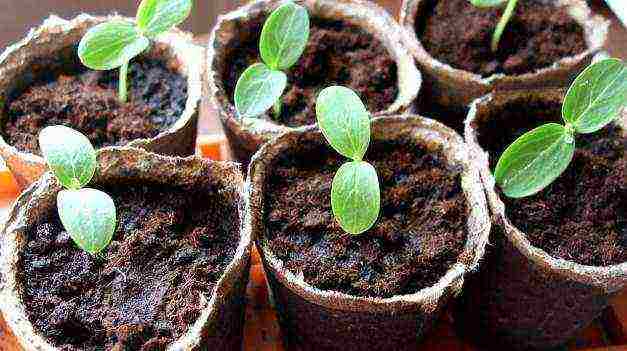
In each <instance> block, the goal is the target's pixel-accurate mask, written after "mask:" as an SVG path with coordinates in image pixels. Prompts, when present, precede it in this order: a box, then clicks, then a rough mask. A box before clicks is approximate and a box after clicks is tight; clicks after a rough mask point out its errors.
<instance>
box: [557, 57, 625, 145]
mask: <svg viewBox="0 0 627 351" xmlns="http://www.w3.org/2000/svg"><path fill="white" fill-rule="evenodd" d="M626 101H627V67H625V64H624V63H623V62H622V61H621V60H618V59H606V60H602V61H599V62H597V63H595V64H593V65H590V66H588V67H587V68H586V69H585V70H583V72H581V73H580V74H579V76H577V78H576V79H575V81H574V82H573V84H572V85H571V86H570V88H569V89H568V92H567V93H566V97H565V98H564V104H563V105H562V118H563V119H564V121H566V122H567V123H571V124H572V125H573V126H574V128H575V130H576V131H577V132H578V133H592V132H595V131H597V130H599V129H601V128H603V127H604V126H605V125H606V124H608V123H610V122H611V121H612V120H613V119H614V118H616V116H618V114H619V112H620V110H621V109H622V108H623V107H624V106H625V104H626Z"/></svg>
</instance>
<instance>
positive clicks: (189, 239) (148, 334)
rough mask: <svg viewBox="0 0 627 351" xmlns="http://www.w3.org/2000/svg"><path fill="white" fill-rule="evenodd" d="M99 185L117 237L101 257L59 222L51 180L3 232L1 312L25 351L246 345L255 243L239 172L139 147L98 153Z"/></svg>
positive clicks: (24, 199) (21, 204) (34, 191)
mask: <svg viewBox="0 0 627 351" xmlns="http://www.w3.org/2000/svg"><path fill="white" fill-rule="evenodd" d="M98 161H99V168H98V171H97V173H96V175H95V177H94V179H93V181H92V184H91V185H90V186H92V187H95V188H97V189H102V190H104V191H106V192H107V193H108V194H110V195H111V196H112V198H113V199H114V202H115V203H116V207H117V218H118V223H117V229H116V233H115V235H114V237H113V240H112V242H111V244H110V245H109V246H108V247H107V248H106V249H105V250H104V251H103V252H102V253H101V254H99V255H96V256H92V255H90V254H88V253H86V252H84V251H82V250H80V249H79V248H78V247H77V246H76V245H75V244H74V242H73V241H72V240H71V239H70V237H69V235H68V234H67V232H65V231H64V230H63V227H62V225H61V224H60V220H59V218H58V215H57V209H56V198H57V193H58V192H59V191H60V190H61V187H60V185H59V184H58V182H57V181H56V179H55V178H54V177H53V175H52V174H51V173H50V172H47V173H44V175H43V176H42V177H41V178H40V179H39V180H38V181H37V182H35V183H33V184H32V185H31V186H30V187H29V188H28V189H26V190H25V191H24V192H23V193H22V194H21V195H20V197H19V198H18V199H17V202H16V204H15V206H14V207H13V208H12V210H11V211H10V214H9V217H8V221H7V222H6V226H5V227H4V230H3V232H2V235H1V236H0V313H2V315H3V317H4V319H5V321H6V324H7V326H8V327H9V328H10V330H11V332H12V334H13V335H14V336H15V342H16V344H17V345H19V346H20V347H21V349H23V350H28V351H30V350H42V351H43V350H50V351H52V350H61V349H62V350H84V349H98V348H106V349H111V350H139V349H142V350H144V349H145V350H229V351H236V350H237V351H239V350H241V348H242V333H243V325H244V313H245V305H246V300H245V289H246V284H247V282H248V274H249V268H250V249H251V244H252V242H251V236H250V231H249V230H242V226H241V224H242V223H243V217H244V214H243V211H244V202H245V200H244V193H243V189H244V183H243V178H242V175H241V172H240V171H239V170H238V165H236V164H235V163H231V162H213V161H209V160H203V159H201V158H197V157H188V158H176V157H167V156H160V155H157V154H154V153H149V152H147V151H145V150H142V149H137V148H130V147H111V148H104V149H101V150H100V151H99V152H98Z"/></svg>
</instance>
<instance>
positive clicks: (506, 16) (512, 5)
mask: <svg viewBox="0 0 627 351" xmlns="http://www.w3.org/2000/svg"><path fill="white" fill-rule="evenodd" d="M505 2H507V5H506V6H505V10H504V11H503V16H501V19H500V20H499V23H497V24H496V28H495V29H494V33H493V34H492V43H491V45H490V48H491V49H492V52H496V51H497V50H498V48H499V41H501V36H502V35H503V31H504V30H505V27H506V26H507V23H508V22H509V20H510V19H511V18H512V15H513V14H514V10H515V9H516V3H517V2H518V0H470V3H471V4H473V5H474V6H476V7H494V6H501V5H502V4H503V3H505Z"/></svg>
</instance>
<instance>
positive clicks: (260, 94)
mask: <svg viewBox="0 0 627 351" xmlns="http://www.w3.org/2000/svg"><path fill="white" fill-rule="evenodd" d="M286 85H287V76H286V75H285V73H283V72H281V71H274V70H271V69H269V68H268V66H266V65H264V64H263V63H256V64H254V65H252V66H250V67H248V68H247V69H246V70H245V71H244V73H242V75H241V76H240V77H239V80H238V81H237V84H236V85H235V108H236V109H237V113H238V114H239V116H240V118H246V117H257V116H259V115H261V114H263V113H264V112H266V111H267V110H268V109H269V108H270V107H272V105H274V103H275V102H276V101H277V100H278V99H279V98H280V97H281V94H283V90H285V86H286Z"/></svg>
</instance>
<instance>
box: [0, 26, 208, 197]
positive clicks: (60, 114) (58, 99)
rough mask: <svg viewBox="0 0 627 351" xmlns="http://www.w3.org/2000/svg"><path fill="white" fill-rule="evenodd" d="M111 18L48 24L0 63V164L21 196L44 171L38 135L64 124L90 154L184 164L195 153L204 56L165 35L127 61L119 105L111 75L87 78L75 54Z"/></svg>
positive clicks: (174, 34)
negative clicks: (132, 154)
mask: <svg viewBox="0 0 627 351" xmlns="http://www.w3.org/2000/svg"><path fill="white" fill-rule="evenodd" d="M114 18H117V19H123V20H127V21H133V19H129V18H123V17H119V16H109V17H94V16H90V15H87V14H82V15H79V16H77V17H75V18H74V19H72V20H64V19H62V18H59V17H56V16H51V17H49V18H48V19H46V20H45V21H44V23H43V24H42V25H41V26H39V27H37V28H34V29H32V30H31V31H30V32H29V33H28V35H27V36H26V37H25V38H24V39H22V40H21V41H19V42H17V43H15V44H13V45H11V46H9V47H8V48H7V49H6V50H5V51H4V52H3V53H2V55H1V56H0V98H1V99H2V101H3V102H4V104H3V109H2V111H0V127H1V128H0V156H1V157H3V158H4V160H5V161H6V164H7V166H8V167H9V169H10V170H11V171H12V173H13V175H14V177H15V178H16V180H17V182H18V183H19V185H20V186H21V187H22V188H24V187H26V186H28V185H29V184H30V183H32V182H33V181H35V180H36V179H37V178H38V177H39V176H40V175H41V174H42V173H43V172H44V171H45V170H46V166H45V163H44V160H43V159H42V158H41V156H40V153H39V150H38V145H37V134H38V130H39V129H41V128H44V127H45V126H47V125H49V124H67V125H69V126H71V127H74V128H77V129H79V130H80V131H81V132H83V133H84V134H86V135H87V136H88V137H89V138H90V139H91V141H92V143H93V144H94V145H95V146H96V147H104V146H112V145H116V146H122V145H127V146H133V147H140V148H144V149H146V150H149V151H151V152H155V153H159V154H164V155H171V156H188V155H192V154H193V153H194V150H195V142H196V129H197V122H198V109H199V103H200V97H201V93H202V84H201V80H202V72H203V65H204V51H203V49H202V48H201V47H200V46H197V45H194V44H193V42H192V36H191V34H188V33H185V32H182V31H179V30H177V29H173V30H171V31H169V32H167V33H165V34H163V35H160V36H159V37H158V38H156V39H155V40H154V41H153V42H152V43H151V46H150V48H149V49H148V50H147V51H146V52H145V53H143V54H142V55H140V56H139V57H137V58H135V59H133V60H131V66H130V82H129V83H130V101H129V102H128V103H125V104H122V103H119V101H118V99H117V96H116V93H117V89H116V86H117V78H118V70H112V71H90V70H89V69H87V68H86V67H84V66H83V65H82V64H81V62H80V60H79V59H78V56H77V54H76V48H77V46H78V43H79V42H80V40H81V38H82V36H83V35H84V34H85V33H86V32H87V30H89V29H90V28H91V27H93V26H95V25H97V24H99V23H102V22H105V21H108V20H111V19H114Z"/></svg>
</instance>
